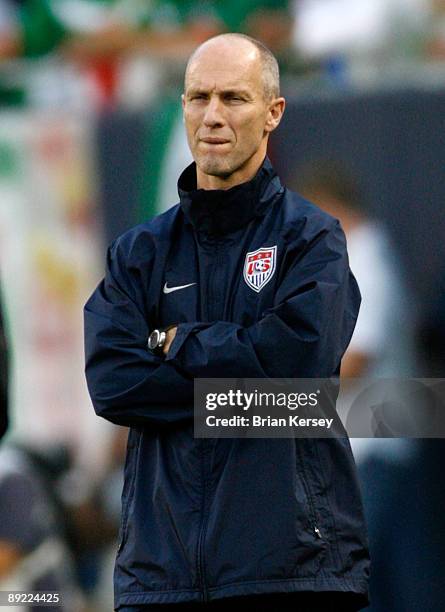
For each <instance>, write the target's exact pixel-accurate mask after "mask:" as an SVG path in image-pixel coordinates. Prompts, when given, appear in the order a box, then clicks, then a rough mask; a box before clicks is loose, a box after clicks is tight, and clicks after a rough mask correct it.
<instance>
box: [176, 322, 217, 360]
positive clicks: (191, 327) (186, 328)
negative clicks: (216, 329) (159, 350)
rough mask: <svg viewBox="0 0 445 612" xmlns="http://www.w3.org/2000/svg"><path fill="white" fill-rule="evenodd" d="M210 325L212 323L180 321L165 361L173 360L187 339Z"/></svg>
mask: <svg viewBox="0 0 445 612" xmlns="http://www.w3.org/2000/svg"><path fill="white" fill-rule="evenodd" d="M210 325H211V323H179V325H178V326H177V329H176V335H175V337H174V339H173V342H172V343H171V345H170V348H169V350H168V353H167V355H166V357H165V361H172V360H173V359H175V358H176V357H177V355H178V353H179V351H180V350H181V349H182V347H183V345H184V343H185V341H186V340H187V338H188V337H189V336H190V335H191V334H192V333H193V332H196V331H199V330H201V329H205V328H206V327H209V326H210Z"/></svg>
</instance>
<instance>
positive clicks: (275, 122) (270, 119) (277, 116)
mask: <svg viewBox="0 0 445 612" xmlns="http://www.w3.org/2000/svg"><path fill="white" fill-rule="evenodd" d="M285 107H286V100H285V99H284V98H274V99H273V100H272V102H271V103H270V104H269V110H268V111H267V118H266V125H265V126H264V130H265V131H266V132H273V131H274V129H275V128H277V127H278V126H279V124H280V121H281V117H282V116H283V113H284V109H285Z"/></svg>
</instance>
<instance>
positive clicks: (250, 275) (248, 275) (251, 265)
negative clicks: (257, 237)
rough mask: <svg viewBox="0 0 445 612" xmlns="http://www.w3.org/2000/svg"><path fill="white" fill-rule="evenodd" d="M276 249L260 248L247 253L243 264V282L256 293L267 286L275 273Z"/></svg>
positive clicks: (274, 247)
mask: <svg viewBox="0 0 445 612" xmlns="http://www.w3.org/2000/svg"><path fill="white" fill-rule="evenodd" d="M276 259H277V247H276V246H273V247H262V248H261V249H258V250H256V251H252V252H251V253H247V255H246V261H245V262H244V280H245V281H246V283H247V284H248V285H249V287H250V288H251V289H253V290H254V291H256V292H257V293H258V292H259V291H261V289H262V288H263V287H264V286H265V285H267V283H268V282H269V281H270V279H271V278H272V276H273V275H274V272H275V264H276Z"/></svg>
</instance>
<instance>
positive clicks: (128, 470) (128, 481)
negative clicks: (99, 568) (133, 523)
mask: <svg viewBox="0 0 445 612" xmlns="http://www.w3.org/2000/svg"><path fill="white" fill-rule="evenodd" d="M141 437H142V432H141V431H140V430H138V429H136V428H134V427H132V428H131V429H130V432H129V434H128V442H127V454H126V457H125V467H124V486H123V489H122V514H121V525H120V532H119V545H118V549H117V552H118V554H119V553H120V552H121V550H122V548H123V546H124V544H125V542H126V540H127V532H128V517H129V514H130V507H131V503H132V501H133V497H134V489H135V480H136V467H137V463H138V455H139V449H140V445H141Z"/></svg>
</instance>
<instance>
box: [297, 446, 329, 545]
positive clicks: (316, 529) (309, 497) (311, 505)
mask: <svg viewBox="0 0 445 612" xmlns="http://www.w3.org/2000/svg"><path fill="white" fill-rule="evenodd" d="M296 446H297V452H298V456H299V459H300V469H299V472H300V474H301V482H302V483H303V488H304V492H305V494H306V500H307V505H308V509H309V515H310V516H309V518H310V521H311V526H312V530H313V532H314V534H315V536H316V537H317V538H318V539H319V540H322V539H323V535H322V533H321V531H320V529H319V527H318V525H317V514H316V512H315V505H314V500H313V499H312V495H311V492H310V489H309V484H308V482H307V478H306V470H305V468H304V464H303V456H302V453H301V448H300V447H299V445H298V443H297V441H296Z"/></svg>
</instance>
